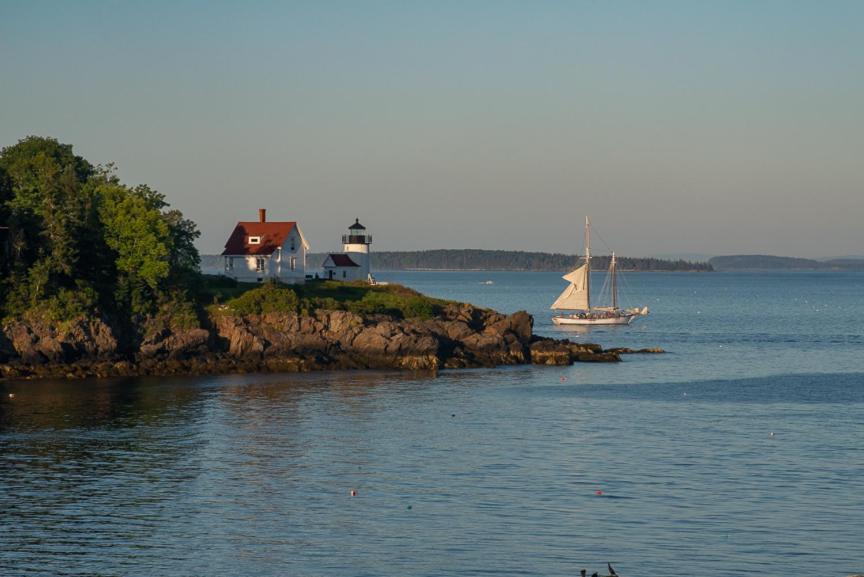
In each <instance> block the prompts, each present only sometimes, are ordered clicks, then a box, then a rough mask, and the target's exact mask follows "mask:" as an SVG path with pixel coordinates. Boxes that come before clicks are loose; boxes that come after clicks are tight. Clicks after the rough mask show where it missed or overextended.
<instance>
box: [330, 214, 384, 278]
mask: <svg viewBox="0 0 864 577" xmlns="http://www.w3.org/2000/svg"><path fill="white" fill-rule="evenodd" d="M371 246H372V235H370V234H368V233H367V232H366V227H365V226H363V225H362V224H360V219H355V220H354V224H352V225H351V226H349V227H348V233H347V234H343V235H342V252H341V253H330V254H328V255H327V258H325V259H324V264H323V265H322V268H323V269H324V278H329V279H334V280H368V281H370V282H373V281H374V279H373V278H372V274H371V271H370V269H369V251H370V247H371Z"/></svg>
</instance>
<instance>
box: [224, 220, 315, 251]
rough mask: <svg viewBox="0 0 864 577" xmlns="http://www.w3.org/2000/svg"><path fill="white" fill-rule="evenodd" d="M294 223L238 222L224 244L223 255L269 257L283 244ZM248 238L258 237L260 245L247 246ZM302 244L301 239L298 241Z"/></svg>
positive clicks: (295, 224)
mask: <svg viewBox="0 0 864 577" xmlns="http://www.w3.org/2000/svg"><path fill="white" fill-rule="evenodd" d="M295 226H297V223H296V222H238V223H237V226H235V227H234V232H232V233H231V236H230V237H229V238H228V242H226V243H225V250H223V251H222V254H223V255H233V254H244V255H269V254H273V252H274V251H275V250H276V249H277V248H279V247H280V246H282V245H283V244H285V239H286V238H288V235H289V234H291V231H292V230H294V227H295ZM250 236H260V237H261V244H249V237H250ZM300 242H303V239H302V238H301V239H300Z"/></svg>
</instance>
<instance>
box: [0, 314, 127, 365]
mask: <svg viewBox="0 0 864 577" xmlns="http://www.w3.org/2000/svg"><path fill="white" fill-rule="evenodd" d="M2 332H3V339H2V341H0V355H3V356H7V357H9V358H11V359H16V360H20V361H21V362H22V363H26V364H32V365H43V364H49V363H55V364H56V363H71V362H75V361H79V360H82V359H88V360H104V359H108V358H111V357H112V356H114V355H115V354H116V353H117V339H116V338H115V336H114V333H113V332H112V330H111V327H109V326H108V324H107V323H105V322H104V321H103V320H101V319H92V318H82V319H76V320H73V321H67V322H62V323H52V322H49V321H46V320H41V319H35V320H27V319H21V320H16V321H13V322H10V323H7V324H6V325H5V326H4V327H3V331H2ZM10 345H11V347H10ZM10 348H11V350H10Z"/></svg>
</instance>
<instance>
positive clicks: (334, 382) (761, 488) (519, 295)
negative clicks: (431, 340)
mask: <svg viewBox="0 0 864 577" xmlns="http://www.w3.org/2000/svg"><path fill="white" fill-rule="evenodd" d="M379 276H380V277H381V278H382V279H384V280H392V281H398V282H403V283H405V284H408V285H410V286H413V287H415V288H418V289H419V290H421V291H423V292H426V293H428V294H432V295H435V296H440V297H445V298H452V299H459V300H467V301H470V302H473V303H476V304H479V305H485V306H490V307H494V308H497V309H499V310H502V311H506V312H512V311H516V310H519V309H526V310H528V311H529V312H531V313H532V314H534V315H535V319H536V322H535V330H536V331H537V332H539V333H541V334H549V335H559V336H560V335H562V333H561V332H560V331H557V330H556V329H555V328H553V326H552V324H551V322H550V314H549V311H548V309H547V307H548V304H549V303H550V302H551V301H552V300H553V299H554V298H555V296H557V293H558V292H559V291H560V290H561V289H562V288H563V286H562V283H563V281H561V280H560V278H559V275H557V274H545V273H391V274H381V275H379ZM487 280H489V281H493V284H481V283H482V282H483V281H487ZM597 280H598V281H600V277H598V279H597ZM625 288H626V289H628V290H627V295H628V298H627V300H628V301H629V303H625V304H632V305H641V304H647V305H649V306H650V307H651V311H652V314H651V316H650V317H648V318H645V319H640V320H639V321H637V324H634V325H633V326H631V327H629V328H620V327H611V328H606V329H600V330H592V331H591V332H590V333H568V335H569V336H571V337H572V338H576V339H579V340H587V341H592V342H600V343H602V344H604V345H607V346H619V345H623V346H630V347H648V346H661V347H663V348H665V349H667V350H668V351H669V354H666V355H647V356H633V357H627V358H626V362H623V363H620V364H617V365H591V364H586V365H575V366H573V367H566V368H560V367H559V368H543V367H511V368H502V369H494V370H466V371H452V372H443V373H441V375H440V376H439V377H437V378H432V377H428V376H423V375H412V374H399V373H333V374H312V375H266V376H255V375H246V376H225V377H207V378H170V379H129V380H122V381H119V380H118V381H90V382H69V383H64V382H39V383H27V382H25V383H2V384H0V575H2V576H4V577H5V576H18V575H22V576H23V575H135V576H138V575H141V576H145V575H146V576H166V577H170V576H187V575H188V576H195V575H202V576H210V575H213V576H232V577H233V576H238V575H262V576H264V575H267V576H269V575H303V576H317V575H321V576H330V575H338V576H343V575H344V576H354V575H370V576H372V575H386V576H394V577H395V576H400V577H401V576H408V575H430V576H431V575H537V576H541V575H542V576H557V575H560V576H573V575H578V572H579V569H580V568H582V567H587V568H589V573H590V572H591V571H595V570H599V569H600V568H601V567H605V563H606V561H612V563H613V564H614V565H615V566H616V568H617V569H618V571H619V573H621V574H622V575H623V576H624V577H635V576H652V577H653V576H685V575H686V576H698V577H714V576H732V575H742V574H759V575H768V576H784V577H785V576H802V577H812V576H817V575H838V576H839V575H847V574H850V573H853V572H864V336H862V318H864V315H862V312H864V274H856V273H765V274H732V273H714V274H689V273H678V274H665V273H642V274H631V275H628V276H627V277H626V284H625ZM10 393H13V394H14V398H9V394H10ZM772 433H773V435H772ZM352 489H354V490H356V492H357V494H356V496H354V497H352V496H350V491H351V490H352ZM597 491H602V495H598V494H597Z"/></svg>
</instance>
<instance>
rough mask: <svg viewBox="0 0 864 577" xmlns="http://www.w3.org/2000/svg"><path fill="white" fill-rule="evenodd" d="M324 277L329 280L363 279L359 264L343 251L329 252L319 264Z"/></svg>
mask: <svg viewBox="0 0 864 577" xmlns="http://www.w3.org/2000/svg"><path fill="white" fill-rule="evenodd" d="M321 266H322V268H323V269H324V278H328V279H331V280H365V278H364V277H363V271H362V270H361V267H360V265H359V264H357V263H356V262H354V261H353V260H351V257H350V256H349V255H347V254H343V253H330V254H328V255H327V258H325V259H324V264H323V265H321Z"/></svg>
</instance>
